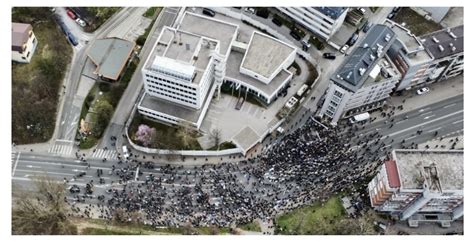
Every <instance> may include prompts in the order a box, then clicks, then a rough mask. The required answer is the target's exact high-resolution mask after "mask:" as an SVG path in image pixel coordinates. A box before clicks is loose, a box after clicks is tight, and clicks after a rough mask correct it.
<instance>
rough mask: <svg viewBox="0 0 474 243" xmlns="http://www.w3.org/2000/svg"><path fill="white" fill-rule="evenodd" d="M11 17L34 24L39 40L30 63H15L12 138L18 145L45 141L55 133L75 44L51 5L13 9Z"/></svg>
mask: <svg viewBox="0 0 474 243" xmlns="http://www.w3.org/2000/svg"><path fill="white" fill-rule="evenodd" d="M12 20H13V21H15V22H21V23H32V26H33V32H34V34H35V36H36V39H37V43H38V44H37V46H36V50H35V52H34V54H33V57H32V59H31V62H30V63H29V64H16V63H12V96H11V97H12V108H11V109H12V120H11V122H12V123H11V124H12V140H13V142H15V143H16V144H27V143H40V142H46V141H48V140H49V139H50V138H51V136H52V135H53V132H54V127H55V122H56V112H57V108H58V100H59V93H60V92H62V81H63V78H64V75H65V73H66V70H67V66H68V65H69V63H70V62H71V57H72V47H71V45H70V44H69V42H68V41H67V40H66V37H65V36H64V34H63V33H62V32H61V30H59V28H58V27H57V25H56V23H55V22H54V20H53V19H52V15H51V12H50V11H49V9H48V8H37V7H22V8H13V9H12Z"/></svg>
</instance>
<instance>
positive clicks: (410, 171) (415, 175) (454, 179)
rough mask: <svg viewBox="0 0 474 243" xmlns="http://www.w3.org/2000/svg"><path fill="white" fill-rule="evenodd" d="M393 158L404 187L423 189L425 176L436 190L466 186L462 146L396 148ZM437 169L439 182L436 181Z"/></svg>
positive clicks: (433, 189) (434, 190)
mask: <svg viewBox="0 0 474 243" xmlns="http://www.w3.org/2000/svg"><path fill="white" fill-rule="evenodd" d="M394 159H395V161H396V164H397V168H398V174H399V175H400V183H401V187H402V188H403V189H422V185H421V184H420V181H423V178H426V179H427V182H428V184H429V188H430V190H431V191H433V192H438V191H443V190H463V188H464V179H463V176H464V153H463V151H462V150H448V151H446V150H395V151H394ZM430 169H431V173H428V171H429V170H430ZM436 173H437V178H439V183H433V182H435V181H436V176H435V175H436ZM422 175H423V176H422Z"/></svg>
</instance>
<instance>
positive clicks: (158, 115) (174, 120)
mask: <svg viewBox="0 0 474 243" xmlns="http://www.w3.org/2000/svg"><path fill="white" fill-rule="evenodd" d="M140 111H141V112H142V113H147V114H151V115H152V116H150V115H145V116H146V117H149V118H152V119H156V117H153V116H157V117H160V118H163V119H165V120H168V121H171V122H176V119H171V118H169V117H167V116H163V115H160V114H155V113H152V112H149V111H145V110H140Z"/></svg>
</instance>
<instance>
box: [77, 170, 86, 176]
mask: <svg viewBox="0 0 474 243" xmlns="http://www.w3.org/2000/svg"><path fill="white" fill-rule="evenodd" d="M85 175H86V172H84V171H81V172H79V174H77V175H76V177H83V176H85Z"/></svg>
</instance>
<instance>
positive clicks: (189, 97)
mask: <svg viewBox="0 0 474 243" xmlns="http://www.w3.org/2000/svg"><path fill="white" fill-rule="evenodd" d="M149 86H150V87H152V88H155V89H159V90H161V91H164V92H168V93H172V94H174V95H178V96H183V97H186V98H188V99H192V100H196V98H195V97H191V96H187V95H184V94H180V93H176V92H174V91H171V90H167V89H162V88H160V87H157V86H154V85H151V84H149Z"/></svg>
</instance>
